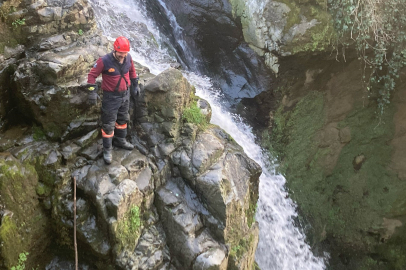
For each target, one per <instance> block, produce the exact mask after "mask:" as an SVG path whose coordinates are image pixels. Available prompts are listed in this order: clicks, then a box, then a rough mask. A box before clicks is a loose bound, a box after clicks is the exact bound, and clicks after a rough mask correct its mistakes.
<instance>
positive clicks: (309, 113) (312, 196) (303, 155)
mask: <svg viewBox="0 0 406 270" xmlns="http://www.w3.org/2000/svg"><path fill="white" fill-rule="evenodd" d="M328 76H332V75H331V74H330V73H329V74H328ZM321 80H322V79H320V81H321ZM285 90H286V89H285ZM285 90H283V91H285ZM328 91H335V92H337V91H338V90H337V89H333V90H331V89H330V90H328ZM328 91H327V90H326V92H324V91H323V90H320V91H313V90H311V89H308V88H306V87H303V88H302V89H301V91H297V92H296V95H300V96H290V97H289V98H290V99H291V100H297V102H296V103H293V105H292V106H286V103H285V104H283V102H281V103H280V106H279V108H278V110H276V112H275V113H274V116H273V124H272V132H271V133H269V137H268V139H269V141H268V144H267V146H268V148H269V149H270V151H271V152H272V153H273V154H274V156H275V157H278V158H279V160H280V162H281V165H280V168H279V170H280V171H281V173H283V174H284V175H285V177H286V180H287V186H288V188H289V191H290V195H291V197H292V199H293V200H294V201H295V202H296V203H297V204H298V211H299V213H300V216H301V218H303V221H304V222H310V224H311V225H312V229H311V230H310V231H309V232H308V240H309V241H310V243H311V245H312V246H315V245H316V246H317V245H319V244H322V245H326V244H327V243H328V248H329V250H330V251H331V252H332V257H333V258H332V262H331V264H332V265H331V269H338V268H335V267H336V266H337V265H342V264H343V262H342V261H346V263H348V264H347V265H346V267H347V268H345V269H357V270H358V269H382V270H384V269H406V256H405V254H404V253H402V252H401V250H406V244H405V243H406V242H405V241H404V240H405V238H406V233H405V232H406V231H405V229H404V226H403V224H404V222H405V221H406V196H404V194H406V183H405V182H404V181H401V180H400V179H399V178H398V176H397V173H396V172H395V171H393V170H392V169H391V159H392V155H393V152H394V151H393V150H394V149H393V146H392V145H391V143H390V142H391V140H392V139H393V138H394V130H395V123H394V121H393V119H394V114H395V112H396V106H394V105H393V104H392V105H390V106H389V107H388V109H387V111H386V113H385V114H384V115H383V116H381V117H377V114H376V112H377V105H376V103H374V102H365V100H362V99H359V100H355V101H354V103H353V106H352V109H351V110H350V111H349V112H348V113H347V114H346V115H344V116H342V117H341V118H342V120H338V122H337V123H336V129H337V133H340V132H342V131H343V130H344V129H345V130H349V131H350V134H351V138H350V139H349V140H348V141H346V142H345V143H342V144H341V148H338V149H339V150H337V148H333V147H332V146H331V145H325V144H323V143H321V142H320V133H321V132H322V130H323V129H325V128H326V126H328V125H331V123H332V122H331V121H332V120H331V119H330V118H329V115H328V110H331V107H332V105H331V100H329V99H328V97H327V95H328V94H327V92H328ZM291 94H292V93H291ZM336 98H337V97H336ZM338 98H339V97H338ZM336 101H337V100H336ZM342 102H346V101H345V100H343V101H342ZM330 113H331V111H330ZM336 121H337V119H336ZM340 134H341V133H340ZM334 151H336V153H335V152H334ZM337 151H338V152H337ZM334 155H337V156H336V157H333V156H334ZM326 164H330V165H331V164H333V166H332V168H331V166H326ZM371 254H374V256H370V255H371ZM338 255H339V256H341V258H344V259H338ZM340 260H341V261H340ZM340 269H344V268H340Z"/></svg>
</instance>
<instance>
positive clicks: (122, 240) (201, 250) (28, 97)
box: [0, 0, 261, 269]
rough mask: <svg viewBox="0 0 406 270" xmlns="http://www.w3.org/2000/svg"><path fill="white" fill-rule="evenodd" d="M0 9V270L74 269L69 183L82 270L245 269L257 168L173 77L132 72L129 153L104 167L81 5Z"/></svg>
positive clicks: (5, 5)
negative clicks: (136, 77) (135, 91)
mask: <svg viewBox="0 0 406 270" xmlns="http://www.w3.org/2000/svg"><path fill="white" fill-rule="evenodd" d="M0 8H1V10H2V13H1V15H2V21H1V23H0V30H1V34H3V35H4V36H6V37H7V39H6V41H5V42H3V43H0V45H1V47H0V48H1V53H2V54H1V55H0V82H1V83H0V95H1V97H2V98H1V102H0V119H1V126H0V131H1V132H0V150H1V154H0V217H1V223H0V242H1V246H0V251H1V255H0V258H1V260H0V268H1V269H10V268H11V267H13V266H18V265H21V264H22V263H24V264H25V267H27V268H30V269H31V268H36V267H38V268H41V269H42V268H45V267H47V269H73V255H74V251H73V179H75V180H76V183H77V187H76V188H77V216H76V217H77V238H78V252H79V262H80V264H81V266H80V267H81V268H86V269H251V268H252V267H253V265H254V254H255V249H256V245H257V242H258V224H257V222H255V217H254V215H255V207H256V202H257V199H258V181H259V175H260V174H261V168H260V167H259V166H258V165H257V164H256V163H255V162H254V161H252V160H251V159H249V158H248V157H247V156H246V154H245V153H244V152H243V150H242V148H241V147H240V146H239V145H237V144H236V142H235V141H234V140H233V138H232V137H231V136H230V135H229V134H227V133H226V132H224V131H223V130H222V129H220V128H219V127H217V126H214V125H210V124H209V121H210V117H211V110H210V105H209V104H208V103H207V102H206V101H204V100H202V99H200V98H199V97H197V96H195V95H194V91H195V90H194V87H193V86H191V85H190V84H189V82H188V81H187V80H186V79H185V78H184V77H183V76H182V73H181V72H180V71H178V70H176V69H169V70H167V71H165V72H163V73H161V74H159V75H157V76H155V75H153V74H150V73H149V72H148V70H147V69H146V68H144V67H142V66H140V65H137V67H136V69H137V72H138V73H139V74H140V76H141V81H142V84H143V87H142V88H143V91H142V92H141V95H140V96H139V97H138V98H137V99H136V100H132V101H131V102H132V103H131V119H132V120H131V125H130V126H131V127H130V135H129V138H128V139H129V140H130V141H131V142H132V143H133V144H135V145H136V150H133V151H125V150H120V149H114V151H113V162H112V164H111V165H109V166H106V165H105V164H104V162H103V160H102V159H101V135H100V132H99V124H100V123H99V122H100V121H99V111H100V105H101V104H100V102H98V105H97V106H94V107H89V106H88V105H87V104H86V99H87V93H86V91H85V89H84V87H83V85H84V84H85V82H86V75H87V72H88V70H89V69H90V68H91V66H92V65H93V63H94V62H95V60H96V59H97V58H98V57H99V56H101V55H103V54H105V53H107V52H109V50H110V49H111V44H110V42H109V41H108V40H107V39H106V38H104V37H103V36H102V35H101V34H100V32H99V31H98V30H97V27H96V25H95V21H94V18H93V11H92V9H91V7H90V6H89V4H88V3H87V1H82V0H72V1H64V2H63V3H61V2H59V1H51V0H49V1H42V0H38V1H35V0H32V1H3V2H2V4H1V6H0ZM99 95H102V93H99ZM196 109H197V111H196ZM190 110H193V113H197V114H199V115H200V116H201V118H203V119H204V121H203V122H202V123H196V122H193V121H192V120H191V119H190V118H188V117H187V112H190ZM24 257H26V258H27V259H26V261H24Z"/></svg>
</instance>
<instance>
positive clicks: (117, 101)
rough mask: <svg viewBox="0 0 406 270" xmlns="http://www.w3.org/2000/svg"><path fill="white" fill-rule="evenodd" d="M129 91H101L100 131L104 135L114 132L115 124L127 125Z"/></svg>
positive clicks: (128, 118) (128, 117)
mask: <svg viewBox="0 0 406 270" xmlns="http://www.w3.org/2000/svg"><path fill="white" fill-rule="evenodd" d="M129 99H130V95H129V91H124V92H108V91H103V101H102V109H101V110H102V112H101V113H102V115H101V120H102V129H103V130H104V132H105V133H106V134H111V133H112V132H113V131H114V127H115V123H116V122H117V123H118V124H120V125H124V124H127V123H128V122H129V120H130V115H129V113H128V108H129V103H130V100H129Z"/></svg>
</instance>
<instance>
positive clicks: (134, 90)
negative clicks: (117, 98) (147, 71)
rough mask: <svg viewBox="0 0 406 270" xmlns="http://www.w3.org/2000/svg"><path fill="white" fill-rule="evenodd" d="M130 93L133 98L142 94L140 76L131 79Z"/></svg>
mask: <svg viewBox="0 0 406 270" xmlns="http://www.w3.org/2000/svg"><path fill="white" fill-rule="evenodd" d="M130 94H131V97H132V98H135V97H137V96H138V95H139V94H140V87H139V86H138V78H135V79H131V87H130Z"/></svg>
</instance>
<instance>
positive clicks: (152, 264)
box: [117, 213, 170, 270]
mask: <svg viewBox="0 0 406 270" xmlns="http://www.w3.org/2000/svg"><path fill="white" fill-rule="evenodd" d="M152 216H155V219H158V216H157V214H156V213H155V214H154V215H152ZM169 261H170V255H169V249H168V247H167V246H166V237H165V232H164V230H163V228H162V225H161V224H159V223H158V224H152V225H150V226H149V227H148V228H147V229H145V230H144V232H143V233H142V235H141V237H140V239H139V241H138V244H137V247H136V248H135V250H134V251H133V252H130V251H124V252H123V253H121V254H120V255H119V257H118V258H117V264H118V265H120V266H121V267H122V268H124V269H134V270H135V269H143V270H154V269H162V268H163V267H164V266H165V265H166V264H169ZM164 269H165V268H164Z"/></svg>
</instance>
